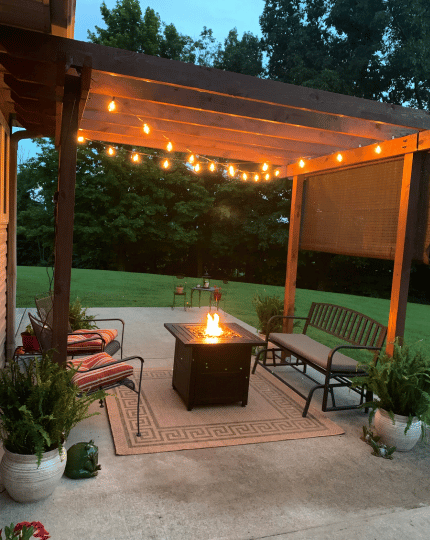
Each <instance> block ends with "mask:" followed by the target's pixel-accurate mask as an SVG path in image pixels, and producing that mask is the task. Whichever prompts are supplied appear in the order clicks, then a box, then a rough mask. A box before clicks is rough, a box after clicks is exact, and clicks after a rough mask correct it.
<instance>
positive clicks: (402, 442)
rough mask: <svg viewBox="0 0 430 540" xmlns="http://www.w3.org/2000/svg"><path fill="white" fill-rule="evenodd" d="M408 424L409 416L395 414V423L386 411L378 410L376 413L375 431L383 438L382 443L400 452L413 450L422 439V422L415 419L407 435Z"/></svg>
mask: <svg viewBox="0 0 430 540" xmlns="http://www.w3.org/2000/svg"><path fill="white" fill-rule="evenodd" d="M407 423H408V417H407V416H401V415H399V414H395V415H394V423H393V421H392V420H391V418H390V416H389V414H388V413H387V411H384V409H378V410H377V411H376V413H375V418H374V424H375V429H376V432H377V433H378V435H379V436H380V437H381V442H383V443H384V444H386V445H387V446H395V447H396V449H397V450H398V451H399V452H407V451H408V450H412V448H413V447H414V446H415V444H416V443H417V442H418V440H419V438H420V437H421V420H418V419H416V418H414V420H413V421H412V424H411V426H410V428H409V429H408V431H407V432H406V434H405V428H406V425H407Z"/></svg>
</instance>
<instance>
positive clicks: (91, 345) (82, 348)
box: [67, 329, 118, 354]
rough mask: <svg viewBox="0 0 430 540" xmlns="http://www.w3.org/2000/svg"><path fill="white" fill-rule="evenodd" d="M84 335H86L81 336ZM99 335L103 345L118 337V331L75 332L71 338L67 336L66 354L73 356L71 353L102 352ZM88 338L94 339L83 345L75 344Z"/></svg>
mask: <svg viewBox="0 0 430 540" xmlns="http://www.w3.org/2000/svg"><path fill="white" fill-rule="evenodd" d="M94 331H96V332H97V334H94ZM82 334H86V335H82ZM98 334H100V335H101V336H102V338H103V339H104V340H105V345H107V344H108V343H110V342H111V341H113V340H114V339H115V338H116V336H117V335H118V331H117V330H115V329H110V330H105V329H103V330H99V329H97V330H75V332H74V333H73V334H72V335H71V336H67V354H73V352H76V351H78V352H80V353H82V352H84V353H85V352H88V353H89V354H90V353H96V352H99V351H102V350H103V341H102V340H101V339H100V336H99V335H98ZM90 337H94V341H87V342H85V343H76V342H77V341H81V340H83V339H88V338H90Z"/></svg>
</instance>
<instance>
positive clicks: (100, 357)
mask: <svg viewBox="0 0 430 540" xmlns="http://www.w3.org/2000/svg"><path fill="white" fill-rule="evenodd" d="M113 361H114V359H113V358H112V356H110V355H109V354H107V353H105V352H101V353H98V354H93V355H91V356H85V357H83V358H76V359H74V360H71V361H69V362H68V364H69V365H70V364H72V365H73V367H74V368H78V372H77V373H75V375H74V376H73V379H72V382H73V383H75V384H76V385H77V386H79V388H80V389H81V390H82V391H85V392H88V391H89V390H97V389H98V388H100V387H104V386H110V385H112V384H115V383H118V382H119V381H121V380H122V379H125V378H128V377H131V376H132V375H133V366H131V365H130V364H127V363H126V362H123V363H120V364H115V365H113V366H108V367H103V365H104V364H108V363H110V362H113ZM96 367H97V368H99V369H94V371H88V370H89V369H90V368H96Z"/></svg>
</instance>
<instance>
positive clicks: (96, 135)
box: [79, 129, 298, 166]
mask: <svg viewBox="0 0 430 540" xmlns="http://www.w3.org/2000/svg"><path fill="white" fill-rule="evenodd" d="M79 135H82V136H83V137H85V138H86V139H89V140H94V141H101V142H106V143H112V144H127V145H130V146H131V147H135V146H142V147H146V148H155V149H158V150H165V149H166V144H167V142H168V141H167V140H166V139H164V138H157V139H155V138H148V137H141V138H137V137H136V136H131V135H122V134H118V133H112V132H109V133H106V132H102V131H89V130H86V129H80V130H79ZM173 142H174V149H173V151H174V152H181V153H189V152H194V153H195V154H200V155H202V156H206V157H209V156H212V157H218V158H224V159H234V160H236V161H249V162H252V163H262V162H264V161H270V162H271V163H273V164H274V165H279V166H280V165H282V163H283V162H285V161H286V160H287V161H286V162H287V163H288V160H290V161H291V160H293V159H296V158H297V156H298V154H297V153H289V152H283V151H274V150H264V149H262V148H259V147H255V148H254V149H250V148H249V147H244V146H241V145H236V146H235V148H232V146H231V145H230V144H228V142H224V143H218V142H213V141H205V140H201V139H200V140H199V139H198V138H196V141H195V142H194V143H193V141H192V140H191V139H190V138H185V137H184V138H183V139H182V138H180V137H175V138H174V140H173ZM169 155H170V154H169V153H168V152H167V151H166V157H168V156H169Z"/></svg>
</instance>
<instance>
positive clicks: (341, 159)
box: [336, 154, 343, 163]
mask: <svg viewBox="0 0 430 540" xmlns="http://www.w3.org/2000/svg"><path fill="white" fill-rule="evenodd" d="M336 159H337V160H338V162H339V163H341V162H342V161H343V156H342V154H338V155H337V156H336Z"/></svg>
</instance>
